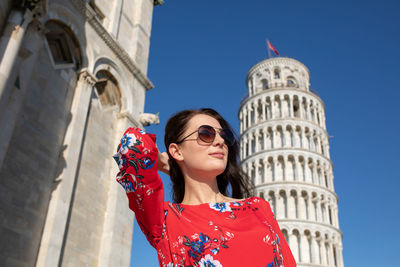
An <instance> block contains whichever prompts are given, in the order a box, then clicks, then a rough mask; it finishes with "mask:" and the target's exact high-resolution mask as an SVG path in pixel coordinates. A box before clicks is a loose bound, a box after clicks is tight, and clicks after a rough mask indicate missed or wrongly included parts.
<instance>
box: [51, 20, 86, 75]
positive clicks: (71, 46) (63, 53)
mask: <svg viewBox="0 0 400 267" xmlns="http://www.w3.org/2000/svg"><path fill="white" fill-rule="evenodd" d="M45 27H46V33H45V37H46V42H45V46H46V47H47V49H48V51H49V55H50V59H51V61H52V63H53V66H54V67H55V68H58V69H59V68H72V67H76V68H79V66H80V65H81V61H82V60H81V54H80V49H79V42H78V40H77V39H76V38H75V35H74V34H73V33H72V31H71V30H70V29H69V28H68V27H67V26H66V25H64V24H62V23H61V22H58V21H55V20H51V21H48V22H47V23H46V26H45Z"/></svg>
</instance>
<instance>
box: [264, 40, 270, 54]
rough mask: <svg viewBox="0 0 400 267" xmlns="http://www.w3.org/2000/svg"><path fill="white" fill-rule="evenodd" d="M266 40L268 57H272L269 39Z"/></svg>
mask: <svg viewBox="0 0 400 267" xmlns="http://www.w3.org/2000/svg"><path fill="white" fill-rule="evenodd" d="M265 41H266V43H267V51H268V58H271V49H269V45H268V42H269V40H268V39H265Z"/></svg>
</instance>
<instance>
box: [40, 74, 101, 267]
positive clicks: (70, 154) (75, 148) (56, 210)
mask: <svg viewBox="0 0 400 267" xmlns="http://www.w3.org/2000/svg"><path fill="white" fill-rule="evenodd" d="M95 81H96V78H95V77H94V76H92V74H90V73H89V72H88V71H86V70H85V71H82V72H81V73H80V75H79V80H78V83H77V86H76V89H75V94H74V99H73V101H72V106H71V113H72V120H71V123H70V125H69V127H68V128H67V131H66V133H65V138H64V147H66V149H65V152H64V158H65V160H66V163H67V166H68V167H67V168H66V169H64V171H63V173H62V174H61V175H60V178H59V181H60V184H59V185H58V186H57V187H56V189H55V190H54V191H53V193H52V195H51V200H50V204H49V208H48V211H47V217H46V222H45V226H44V230H43V235H42V240H41V242H40V249H39V254H38V260H37V263H36V267H46V266H48V267H52V266H57V265H58V263H59V258H60V253H61V251H62V246H63V240H64V238H65V236H64V235H65V231H66V227H67V220H68V219H67V216H68V214H69V210H70V205H71V198H72V196H73V187H74V184H75V182H76V181H75V178H76V176H75V174H76V169H77V167H78V161H79V155H80V153H81V145H82V142H83V137H84V127H85V124H86V119H87V116H86V114H87V113H88V108H89V105H90V97H91V94H92V90H93V86H94V84H95Z"/></svg>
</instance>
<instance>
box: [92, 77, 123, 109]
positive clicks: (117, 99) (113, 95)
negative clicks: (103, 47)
mask: <svg viewBox="0 0 400 267" xmlns="http://www.w3.org/2000/svg"><path fill="white" fill-rule="evenodd" d="M96 78H97V79H98V81H97V82H96V84H95V86H96V92H97V95H98V96H99V99H100V103H101V105H102V106H118V107H119V108H121V91H120V89H119V86H118V81H117V80H116V79H115V78H114V76H113V75H112V74H111V73H109V72H108V71H106V70H100V71H99V72H97V73H96Z"/></svg>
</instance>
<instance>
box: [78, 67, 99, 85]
mask: <svg viewBox="0 0 400 267" xmlns="http://www.w3.org/2000/svg"><path fill="white" fill-rule="evenodd" d="M79 80H82V81H85V82H86V83H88V84H89V85H90V86H94V85H95V84H96V82H97V78H96V77H95V76H93V74H91V73H90V72H89V71H88V70H87V69H83V70H82V71H81V72H79Z"/></svg>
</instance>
